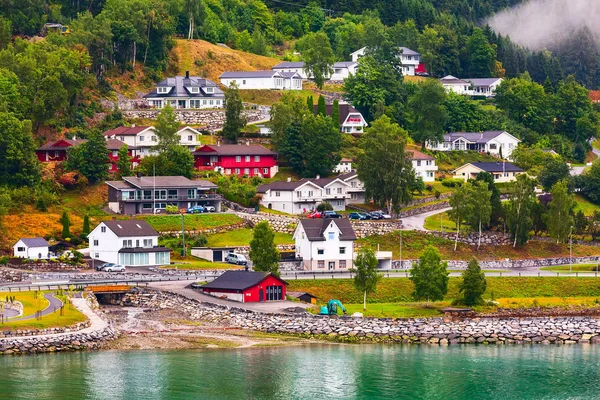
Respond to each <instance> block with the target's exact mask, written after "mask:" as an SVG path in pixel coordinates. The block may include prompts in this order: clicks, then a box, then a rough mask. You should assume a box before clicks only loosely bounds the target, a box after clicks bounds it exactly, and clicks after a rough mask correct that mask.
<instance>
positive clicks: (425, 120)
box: [408, 79, 447, 149]
mask: <svg viewBox="0 0 600 400" xmlns="http://www.w3.org/2000/svg"><path fill="white" fill-rule="evenodd" d="M445 99H446V91H445V90H444V88H443V87H442V85H441V84H440V83H439V82H438V81H437V80H434V79H428V80H426V81H424V82H422V83H421V84H419V85H418V89H417V92H416V93H415V94H413V95H412V96H411V97H410V100H409V103H408V106H409V109H410V110H411V111H410V114H411V136H412V137H413V139H415V140H416V141H417V142H420V143H421V148H422V149H425V144H426V143H427V142H431V143H438V142H440V141H443V138H444V127H445V126H446V117H447V113H446V107H445V106H444V101H445Z"/></svg>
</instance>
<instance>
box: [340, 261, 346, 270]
mask: <svg viewBox="0 0 600 400" xmlns="http://www.w3.org/2000/svg"><path fill="white" fill-rule="evenodd" d="M340 268H346V260H340Z"/></svg>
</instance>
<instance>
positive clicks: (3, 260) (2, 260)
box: [0, 256, 10, 265]
mask: <svg viewBox="0 0 600 400" xmlns="http://www.w3.org/2000/svg"><path fill="white" fill-rule="evenodd" d="M9 261H10V257H9V256H2V257H0V265H6V264H8V262H9Z"/></svg>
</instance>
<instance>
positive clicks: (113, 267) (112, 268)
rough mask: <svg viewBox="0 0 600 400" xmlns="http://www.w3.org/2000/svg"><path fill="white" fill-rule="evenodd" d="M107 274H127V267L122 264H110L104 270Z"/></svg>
mask: <svg viewBox="0 0 600 400" xmlns="http://www.w3.org/2000/svg"><path fill="white" fill-rule="evenodd" d="M102 271H105V272H125V266H124V265H121V264H110V265H109V266H107V267H105V268H103V269H102Z"/></svg>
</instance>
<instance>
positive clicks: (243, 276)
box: [202, 271, 287, 290]
mask: <svg viewBox="0 0 600 400" xmlns="http://www.w3.org/2000/svg"><path fill="white" fill-rule="evenodd" d="M268 276H273V277H274V278H276V279H278V280H280V281H281V282H283V283H284V284H286V285H287V282H285V281H284V280H282V279H281V278H279V277H277V276H275V275H272V274H271V273H270V272H255V271H225V272H224V273H222V274H221V275H220V276H219V277H217V278H216V279H215V280H214V281H212V282H209V283H207V284H205V285H203V286H202V287H203V288H207V289H230V290H245V289H248V288H250V287H252V286H256V285H258V284H259V283H260V282H262V281H264V280H265V279H266V278H267V277H268Z"/></svg>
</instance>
